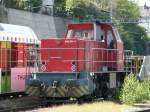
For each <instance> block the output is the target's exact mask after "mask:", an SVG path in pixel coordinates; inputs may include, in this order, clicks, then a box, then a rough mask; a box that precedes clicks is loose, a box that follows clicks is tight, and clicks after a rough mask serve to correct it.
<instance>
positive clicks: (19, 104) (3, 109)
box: [0, 96, 150, 112]
mask: <svg viewBox="0 0 150 112" xmlns="http://www.w3.org/2000/svg"><path fill="white" fill-rule="evenodd" d="M97 101H104V100H103V99H94V100H93V101H92V102H97ZM71 103H72V104H75V103H77V101H76V100H75V101H68V100H61V101H59V102H58V101H56V100H53V99H51V100H50V99H48V100H44V101H43V100H41V99H40V98H37V97H30V96H23V97H14V98H8V99H4V100H0V112H16V111H28V112H32V110H37V109H39V108H47V107H49V108H51V107H53V106H60V105H64V104H71ZM82 103H85V102H82ZM86 103H87V102H86ZM88 103H91V102H88ZM135 107H140V109H137V110H129V111H127V112H150V108H149V107H150V105H146V106H145V105H142V106H141V105H136V106H135Z"/></svg>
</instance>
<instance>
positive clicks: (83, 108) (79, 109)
mask: <svg viewBox="0 0 150 112" xmlns="http://www.w3.org/2000/svg"><path fill="white" fill-rule="evenodd" d="M130 108H131V106H127V105H121V104H117V103H113V102H108V101H103V102H95V103H91V104H82V105H78V104H72V105H63V106H56V107H50V108H45V109H39V110H38V111H37V112H124V111H125V110H126V109H130Z"/></svg>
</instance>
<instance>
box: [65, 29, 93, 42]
mask: <svg viewBox="0 0 150 112" xmlns="http://www.w3.org/2000/svg"><path fill="white" fill-rule="evenodd" d="M67 38H78V39H89V40H92V39H93V38H94V34H93V29H81V30H68V33H67Z"/></svg>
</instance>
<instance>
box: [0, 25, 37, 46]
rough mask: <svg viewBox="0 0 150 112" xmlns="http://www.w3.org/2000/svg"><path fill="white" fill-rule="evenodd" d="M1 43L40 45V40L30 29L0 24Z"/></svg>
mask: <svg viewBox="0 0 150 112" xmlns="http://www.w3.org/2000/svg"><path fill="white" fill-rule="evenodd" d="M0 41H13V42H18V43H22V42H23V43H38V38H37V36H36V34H35V33H34V31H33V30H32V29H31V28H30V27H27V26H20V25H12V24H4V23H0Z"/></svg>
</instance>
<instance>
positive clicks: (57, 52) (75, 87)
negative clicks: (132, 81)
mask: <svg viewBox="0 0 150 112" xmlns="http://www.w3.org/2000/svg"><path fill="white" fill-rule="evenodd" d="M31 52H36V53H37V52H38V53H39V56H38V57H36V60H37V61H35V65H36V68H37V71H36V72H34V73H31V75H30V77H28V79H26V93H27V94H29V95H30V96H32V95H33V96H45V97H49V98H82V97H84V98H85V97H89V96H90V97H92V96H93V97H106V96H109V95H112V93H113V92H112V90H114V89H115V88H116V87H118V86H120V84H121V83H122V81H123V78H124V72H125V71H124V61H123V52H124V50H123V42H122V40H121V39H120V36H119V33H118V31H117V29H116V28H115V27H113V26H112V25H111V24H106V23H99V22H94V23H82V24H69V25H68V28H67V33H66V35H65V37H64V38H48V39H42V40H41V46H40V49H38V50H37V49H33V50H32V51H31ZM37 58H38V59H37ZM36 62H37V63H36Z"/></svg>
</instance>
